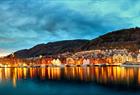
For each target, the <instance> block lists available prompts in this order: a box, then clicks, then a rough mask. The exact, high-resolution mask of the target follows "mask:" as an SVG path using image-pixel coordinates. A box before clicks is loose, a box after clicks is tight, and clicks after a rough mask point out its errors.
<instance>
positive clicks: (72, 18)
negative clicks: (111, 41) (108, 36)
mask: <svg viewBox="0 0 140 95" xmlns="http://www.w3.org/2000/svg"><path fill="white" fill-rule="evenodd" d="M139 4H140V1H139V0H135V1H133V0H127V1H123V0H117V1H114V0H81V1H79V0H71V1H69V0H67V1H64V0H52V1H50V0H0V48H4V49H7V50H19V49H22V48H30V47H32V46H33V45H36V44H39V43H47V42H49V41H57V40H66V39H93V38H95V37H98V36H100V35H102V34H105V33H107V32H110V31H113V30H117V29H122V28H129V27H135V26H140V17H139V14H140V8H139Z"/></svg>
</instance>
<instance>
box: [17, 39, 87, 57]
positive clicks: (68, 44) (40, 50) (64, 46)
mask: <svg viewBox="0 0 140 95" xmlns="http://www.w3.org/2000/svg"><path fill="white" fill-rule="evenodd" d="M88 42H89V40H65V41H57V42H49V43H47V44H39V45H36V46H34V47H33V48H31V49H24V50H20V51H17V52H15V53H14V54H15V56H16V57H19V58H29V57H37V56H39V55H43V56H45V55H47V56H50V55H57V54H61V53H65V52H77V51H82V50H83V47H84V46H85V45H86V44H87V43H88Z"/></svg>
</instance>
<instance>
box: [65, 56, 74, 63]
mask: <svg viewBox="0 0 140 95" xmlns="http://www.w3.org/2000/svg"><path fill="white" fill-rule="evenodd" d="M66 64H70V65H72V64H75V60H74V59H73V58H71V57H68V58H66Z"/></svg>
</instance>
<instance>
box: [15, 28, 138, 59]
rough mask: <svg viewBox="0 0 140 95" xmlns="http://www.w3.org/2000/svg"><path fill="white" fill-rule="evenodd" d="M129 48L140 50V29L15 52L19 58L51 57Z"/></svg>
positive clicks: (41, 45) (42, 45)
mask: <svg viewBox="0 0 140 95" xmlns="http://www.w3.org/2000/svg"><path fill="white" fill-rule="evenodd" d="M112 48H127V49H129V50H136V49H139V48H140V28H138V27H136V28H130V29H122V30H117V31H113V32H110V33H107V34H105V35H102V36H99V37H98V38H96V39H92V40H65V41H57V42H49V43H47V44H39V45H36V46H34V47H32V48H30V49H24V50H20V51H17V52H15V53H14V54H15V56H16V57H19V58H29V57H36V56H39V55H44V56H50V55H57V54H61V53H65V52H72V53H74V52H79V51H84V50H92V49H112Z"/></svg>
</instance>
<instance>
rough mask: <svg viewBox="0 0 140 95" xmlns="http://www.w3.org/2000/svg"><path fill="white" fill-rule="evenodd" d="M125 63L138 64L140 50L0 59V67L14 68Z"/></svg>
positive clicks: (91, 51) (112, 50) (115, 50)
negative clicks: (11, 66) (12, 66)
mask: <svg viewBox="0 0 140 95" xmlns="http://www.w3.org/2000/svg"><path fill="white" fill-rule="evenodd" d="M125 62H131V63H132V64H135V63H137V64H138V63H140V50H139V51H135V52H132V51H128V50H127V49H109V50H90V51H82V52H77V53H74V54H72V55H69V56H67V55H65V56H61V57H60V56H58V57H56V56H55V57H45V56H39V57H36V58H28V59H18V58H15V57H14V56H13V57H11V58H2V59H0V63H1V64H0V66H1V65H3V64H4V65H11V64H12V65H14V66H46V65H53V66H61V65H83V66H84V65H101V64H108V65H120V64H123V63H125Z"/></svg>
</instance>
